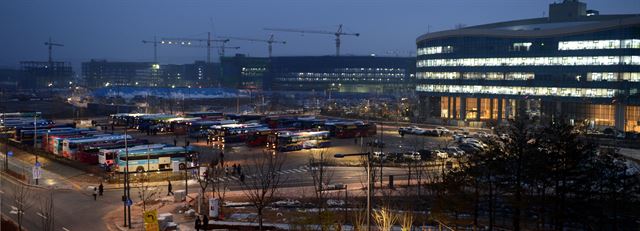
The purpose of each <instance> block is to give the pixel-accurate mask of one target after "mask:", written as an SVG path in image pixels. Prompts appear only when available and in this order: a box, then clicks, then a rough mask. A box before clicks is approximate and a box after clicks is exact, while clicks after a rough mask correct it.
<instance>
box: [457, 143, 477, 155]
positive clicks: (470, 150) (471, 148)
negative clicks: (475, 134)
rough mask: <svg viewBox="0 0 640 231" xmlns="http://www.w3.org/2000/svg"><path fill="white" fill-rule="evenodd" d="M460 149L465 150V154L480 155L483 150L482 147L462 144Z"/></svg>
mask: <svg viewBox="0 0 640 231" xmlns="http://www.w3.org/2000/svg"><path fill="white" fill-rule="evenodd" d="M458 147H459V148H460V149H461V150H463V151H464V152H465V153H478V152H481V151H482V150H483V149H482V147H481V146H478V145H476V144H473V143H462V144H460V145H458Z"/></svg>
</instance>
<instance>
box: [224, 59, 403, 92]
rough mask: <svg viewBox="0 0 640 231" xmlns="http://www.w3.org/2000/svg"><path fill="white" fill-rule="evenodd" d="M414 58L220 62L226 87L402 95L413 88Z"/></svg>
mask: <svg viewBox="0 0 640 231" xmlns="http://www.w3.org/2000/svg"><path fill="white" fill-rule="evenodd" d="M415 67H416V59H415V58H414V57H379V56H279V57H271V58H262V57H246V56H244V55H236V56H235V57H226V58H223V61H222V68H223V72H224V77H223V78H222V79H223V80H224V82H225V83H226V86H228V87H239V88H245V89H262V90H266V91H305V92H312V91H315V92H327V91H331V92H343V93H385V94H386V93H398V92H402V93H406V92H408V91H410V90H411V89H412V88H413V87H414V85H413V81H412V80H413V78H414V73H415Z"/></svg>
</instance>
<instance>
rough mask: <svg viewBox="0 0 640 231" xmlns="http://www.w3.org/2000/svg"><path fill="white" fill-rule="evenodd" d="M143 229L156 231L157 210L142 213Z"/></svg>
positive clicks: (157, 228)
mask: <svg viewBox="0 0 640 231" xmlns="http://www.w3.org/2000/svg"><path fill="white" fill-rule="evenodd" d="M143 216H144V217H143V218H144V228H145V230H146V231H158V230H159V229H160V227H158V210H155V209H154V210H151V211H146V212H144V215H143Z"/></svg>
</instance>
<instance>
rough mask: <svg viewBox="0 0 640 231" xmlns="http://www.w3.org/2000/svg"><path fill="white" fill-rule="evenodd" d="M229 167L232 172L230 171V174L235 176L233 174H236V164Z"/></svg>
mask: <svg viewBox="0 0 640 231" xmlns="http://www.w3.org/2000/svg"><path fill="white" fill-rule="evenodd" d="M231 167H232V169H231V170H232V171H231V174H233V175H235V174H236V170H237V169H238V168H237V167H236V164H233V165H232V166H231Z"/></svg>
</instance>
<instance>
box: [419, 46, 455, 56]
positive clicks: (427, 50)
mask: <svg viewBox="0 0 640 231" xmlns="http://www.w3.org/2000/svg"><path fill="white" fill-rule="evenodd" d="M451 52H453V47H452V46H436V47H424V48H420V49H418V52H417V54H418V55H432V54H441V53H451Z"/></svg>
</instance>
